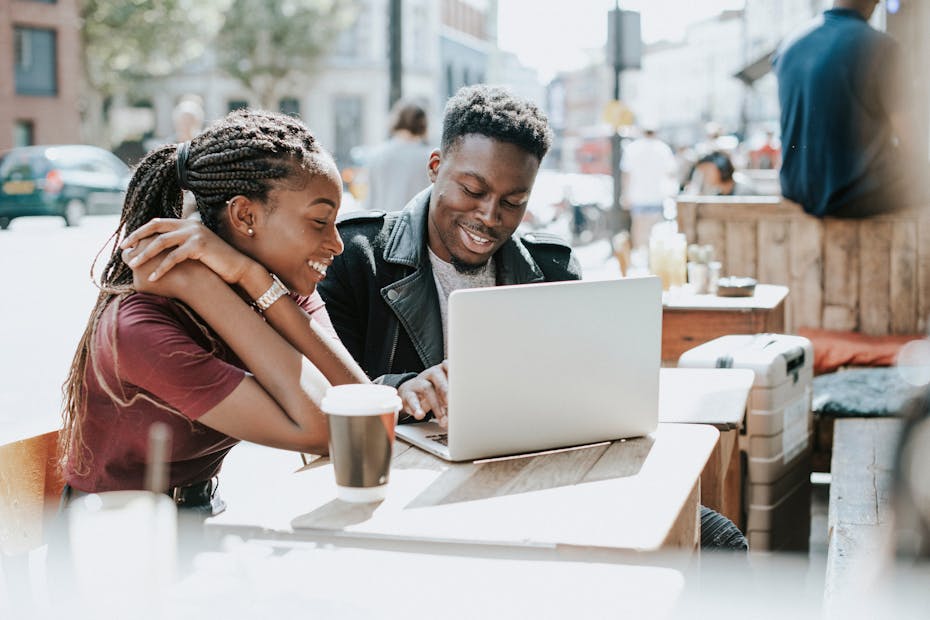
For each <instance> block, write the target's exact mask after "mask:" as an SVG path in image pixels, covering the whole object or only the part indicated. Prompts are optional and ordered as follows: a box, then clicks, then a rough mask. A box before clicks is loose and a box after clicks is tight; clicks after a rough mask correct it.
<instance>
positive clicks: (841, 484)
mask: <svg viewBox="0 0 930 620" xmlns="http://www.w3.org/2000/svg"><path fill="white" fill-rule="evenodd" d="M900 431H901V420H899V419H895V418H844V419H839V420H837V421H836V425H835V429H834V438H833V462H832V466H831V468H832V482H831V483H830V505H829V512H828V517H827V545H828V546H827V569H826V581H825V584H824V602H825V605H826V608H827V610H836V609H838V608H843V607H844V600H846V599H847V598H848V597H849V596H850V595H854V594H855V592H856V591H857V589H858V588H860V587H862V586H863V585H865V584H866V583H867V582H868V581H869V580H870V579H871V578H872V576H873V575H872V571H873V570H877V569H878V568H879V567H881V566H882V565H883V560H884V559H885V558H884V556H883V553H886V552H888V550H887V548H886V547H885V545H886V544H887V540H888V539H887V536H888V534H889V532H888V528H889V527H890V525H891V516H892V502H891V490H892V470H893V466H894V456H895V450H896V449H897V445H898V436H899V434H900ZM830 615H832V614H830Z"/></svg>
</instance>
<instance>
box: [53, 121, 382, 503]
mask: <svg viewBox="0 0 930 620" xmlns="http://www.w3.org/2000/svg"><path fill="white" fill-rule="evenodd" d="M185 189H187V190H190V191H191V192H192V193H193V194H194V196H196V198H197V201H196V202H197V206H198V209H199V210H200V214H201V219H202V223H201V222H198V221H195V220H192V219H181V218H180V215H181V190H185ZM341 196H342V183H341V179H340V178H339V173H338V171H337V170H336V165H335V163H334V162H333V159H332V157H331V156H330V155H329V154H328V153H326V152H325V151H324V150H323V149H322V148H321V147H320V146H319V143H317V141H316V140H315V139H314V137H313V136H312V135H311V134H310V131H309V130H308V129H307V128H306V127H305V126H303V125H302V124H301V123H300V122H299V121H297V120H295V119H293V118H291V117H289V116H284V115H281V114H272V113H268V112H252V111H238V112H234V113H232V114H230V115H229V116H227V117H226V118H225V119H222V120H220V121H219V122H217V123H216V124H215V125H213V126H212V127H211V128H210V129H208V130H207V131H205V132H203V133H201V134H199V135H198V136H196V137H194V138H193V140H191V141H190V142H183V143H180V144H170V145H166V146H162V147H159V148H158V149H156V150H154V151H152V152H151V153H149V154H148V155H147V156H146V157H145V159H143V160H142V161H141V162H140V163H139V166H138V167H137V168H136V170H135V172H134V173H133V177H132V180H131V181H130V184H129V189H128V192H127V194H126V199H125V203H124V205H123V212H122V216H121V218H120V221H119V224H118V227H117V229H116V231H115V232H114V233H113V236H112V238H113V240H114V247H113V249H112V251H111V252H110V256H109V258H108V260H107V264H106V267H105V268H104V270H103V274H102V276H101V282H100V287H101V290H100V294H99V295H98V298H97V303H96V305H95V307H94V309H93V311H92V312H91V315H90V319H89V321H88V323H87V327H86V328H85V331H84V335H83V337H82V338H81V341H80V344H79V345H78V349H77V353H76V354H75V358H74V362H73V363H72V365H71V370H70V374H69V376H68V380H67V383H66V385H65V407H64V428H63V429H62V432H61V453H62V454H63V455H64V456H63V471H64V478H65V482H66V483H67V484H66V487H65V492H64V497H63V500H64V501H68V500H70V499H72V498H73V497H75V496H77V495H80V494H82V493H96V492H100V491H117V490H133V489H143V488H144V486H143V485H144V481H143V476H144V473H145V469H146V453H147V448H146V446H147V442H148V434H149V429H150V427H151V426H152V425H153V424H154V423H156V422H161V423H164V424H166V425H167V426H168V427H169V428H170V429H171V431H172V440H171V454H170V457H169V459H168V466H169V472H168V475H169V481H168V486H169V487H170V489H169V494H172V495H173V497H174V498H175V501H176V502H178V503H179V505H182V506H184V507H185V508H195V509H198V510H201V511H204V512H206V513H208V514H209V513H210V512H213V511H216V510H217V509H219V506H218V505H217V501H216V500H217V499H218V498H216V497H215V493H214V491H215V485H214V483H213V477H214V476H216V475H217V473H218V472H219V470H220V467H221V465H222V463H223V459H224V458H225V456H226V454H227V453H228V452H229V450H230V449H231V448H232V447H233V446H234V445H236V444H237V443H238V442H239V441H240V440H245V441H252V442H255V443H259V444H263V445H267V446H272V447H276V448H282V449H288V450H300V451H306V452H318V453H325V451H326V449H327V440H328V432H327V426H326V421H325V418H324V416H323V414H322V412H321V410H320V400H321V398H322V395H323V393H324V392H325V391H326V388H327V387H328V386H329V385H330V384H340V383H360V382H367V378H366V377H365V375H364V373H363V372H362V370H361V368H359V367H358V365H357V364H356V363H355V362H354V360H353V359H352V357H351V356H350V355H349V353H348V352H347V351H346V350H345V348H344V347H343V346H342V345H341V343H340V342H339V340H338V338H337V337H336V335H335V333H334V331H333V328H332V325H331V323H330V321H329V318H328V315H327V313H326V309H325V307H324V305H323V301H322V299H321V298H320V296H319V294H318V293H316V290H315V289H316V285H317V283H318V282H319V281H320V280H322V279H323V277H324V275H325V273H326V268H327V267H328V266H329V265H330V263H331V262H332V260H333V257H334V256H336V255H338V254H340V253H341V252H342V247H343V246H342V241H341V239H340V237H339V235H338V233H337V232H336V213H337V211H338V209H339V204H340V200H341ZM117 243H119V245H117Z"/></svg>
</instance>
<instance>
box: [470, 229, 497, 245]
mask: <svg viewBox="0 0 930 620" xmlns="http://www.w3.org/2000/svg"><path fill="white" fill-rule="evenodd" d="M465 234H466V235H468V236H469V237H471V239H472V241H474V242H475V243H481V244H484V243H491V240H490V239H485V238H484V237H479V236H478V235H476V234H473V233H470V232H468V231H467V230H466V231H465Z"/></svg>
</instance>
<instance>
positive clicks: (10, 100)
mask: <svg viewBox="0 0 930 620" xmlns="http://www.w3.org/2000/svg"><path fill="white" fill-rule="evenodd" d="M78 1H79V0H57V2H55V3H53V4H46V3H43V2H30V1H28V0H7V1H5V2H2V3H0V50H2V53H0V151H2V150H5V149H8V148H10V147H11V146H13V128H14V126H15V124H16V122H17V121H28V122H31V123H32V125H33V131H34V141H35V143H37V144H53V143H59V144H62V143H72V142H79V141H80V135H81V127H80V122H81V119H80V113H79V110H78V98H79V92H80V83H81V81H80V76H81V41H80V30H79V28H80V23H79V20H78V6H77V4H78ZM16 26H26V27H32V28H47V29H52V30H55V31H56V39H57V43H56V45H57V50H56V64H57V74H58V75H57V85H58V93H57V95H55V96H41V97H40V96H22V95H17V94H16V85H15V71H14V66H13V62H14V54H13V29H14V27H16Z"/></svg>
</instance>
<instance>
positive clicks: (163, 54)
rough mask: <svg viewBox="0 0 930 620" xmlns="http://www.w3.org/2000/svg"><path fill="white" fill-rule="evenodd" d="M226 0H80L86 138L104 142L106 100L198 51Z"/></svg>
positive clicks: (171, 68)
mask: <svg viewBox="0 0 930 620" xmlns="http://www.w3.org/2000/svg"><path fill="white" fill-rule="evenodd" d="M227 3H228V0H80V17H81V38H82V43H83V52H84V57H83V66H84V88H83V89H82V111H83V117H84V130H85V139H87V140H88V141H90V142H95V143H98V144H100V143H103V142H104V141H105V139H104V136H103V133H104V132H103V127H104V122H105V119H104V114H103V110H104V101H105V100H106V99H107V98H109V97H113V96H118V95H122V94H128V93H131V92H132V89H133V86H134V85H135V84H137V83H138V82H139V81H141V80H143V79H146V78H150V77H158V76H163V75H168V74H169V73H171V72H172V71H175V70H176V69H178V68H179V67H180V66H181V65H183V64H184V63H185V62H187V61H189V60H191V59H193V58H195V57H197V56H198V55H200V54H202V53H203V51H204V49H205V47H206V45H207V44H209V42H210V39H211V37H212V35H213V33H215V32H216V30H217V28H218V27H219V24H220V23H221V21H222V18H221V9H222V7H223V5H224V4H227Z"/></svg>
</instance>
